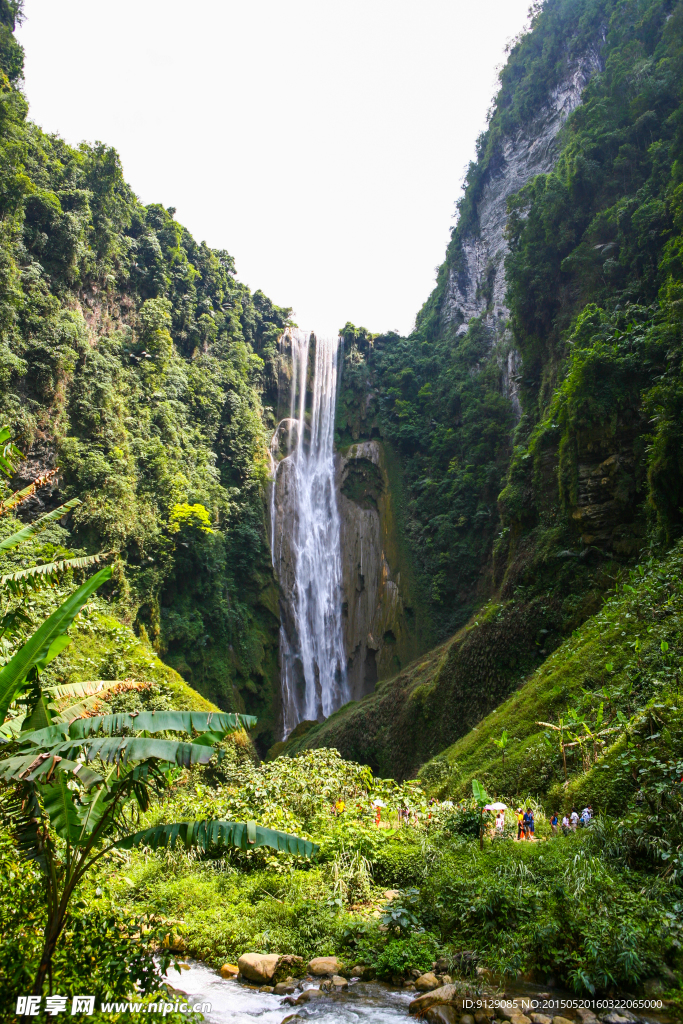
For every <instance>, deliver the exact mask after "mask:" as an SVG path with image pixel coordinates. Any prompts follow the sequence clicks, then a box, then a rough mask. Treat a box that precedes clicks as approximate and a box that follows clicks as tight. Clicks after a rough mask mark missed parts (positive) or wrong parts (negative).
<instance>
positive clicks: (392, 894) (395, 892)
mask: <svg viewBox="0 0 683 1024" xmlns="http://www.w3.org/2000/svg"><path fill="white" fill-rule="evenodd" d="M400 895H401V892H400V890H399V889H387V891H386V892H385V893H384V899H385V900H389V902H391V900H397V899H398V897H399V896H400Z"/></svg>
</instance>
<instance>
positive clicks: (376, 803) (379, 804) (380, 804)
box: [372, 800, 387, 807]
mask: <svg viewBox="0 0 683 1024" xmlns="http://www.w3.org/2000/svg"><path fill="white" fill-rule="evenodd" d="M372 806H373V807H386V806H387V805H386V804H385V803H384V801H383V800H373V801H372Z"/></svg>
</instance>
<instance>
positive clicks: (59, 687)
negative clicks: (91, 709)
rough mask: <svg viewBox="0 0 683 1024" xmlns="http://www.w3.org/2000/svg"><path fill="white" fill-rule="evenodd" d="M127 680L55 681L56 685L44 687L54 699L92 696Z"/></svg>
mask: <svg viewBox="0 0 683 1024" xmlns="http://www.w3.org/2000/svg"><path fill="white" fill-rule="evenodd" d="M125 682H126V680H125V679H86V680H84V681H83V682H80V683H55V685H54V686H46V687H44V689H45V690H47V692H48V693H49V694H50V696H51V697H52V698H53V700H63V699H64V698H65V697H92V696H94V695H95V694H97V693H104V692H105V691H106V690H111V688H112V687H113V686H120V685H121V684H122V683H125Z"/></svg>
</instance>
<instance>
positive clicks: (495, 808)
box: [484, 804, 508, 811]
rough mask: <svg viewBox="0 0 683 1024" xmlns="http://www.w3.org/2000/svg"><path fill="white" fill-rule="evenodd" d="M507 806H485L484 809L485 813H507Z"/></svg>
mask: <svg viewBox="0 0 683 1024" xmlns="http://www.w3.org/2000/svg"><path fill="white" fill-rule="evenodd" d="M507 809H508V805H507V804H487V805H486V807H485V808H484V810H485V811H507Z"/></svg>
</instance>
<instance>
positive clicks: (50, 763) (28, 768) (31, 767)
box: [0, 750, 102, 789]
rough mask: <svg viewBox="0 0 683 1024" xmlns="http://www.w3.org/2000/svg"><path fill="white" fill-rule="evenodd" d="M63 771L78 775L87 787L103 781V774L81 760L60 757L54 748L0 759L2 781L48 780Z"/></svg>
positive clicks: (0, 779)
mask: <svg viewBox="0 0 683 1024" xmlns="http://www.w3.org/2000/svg"><path fill="white" fill-rule="evenodd" d="M62 772H67V773H69V772H70V773H71V774H72V775H78V778H79V781H80V782H81V783H82V784H83V785H84V786H85V787H86V789H89V788H90V787H91V786H94V785H96V784H98V783H101V782H102V776H101V775H98V774H97V772H94V771H92V770H91V769H90V768H86V767H85V765H84V764H82V763H81V762H80V761H75V760H71V759H70V758H66V757H63V756H62V757H60V755H59V754H58V753H57V752H56V751H54V750H51V751H49V752H47V751H43V752H42V753H40V754H38V755H36V752H35V750H32V751H30V752H29V753H21V754H17V755H15V756H14V757H8V758H6V759H5V760H4V761H0V781H3V782H36V781H38V782H46V781H47V780H48V778H51V777H52V776H53V775H59V774H61V773H62Z"/></svg>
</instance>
